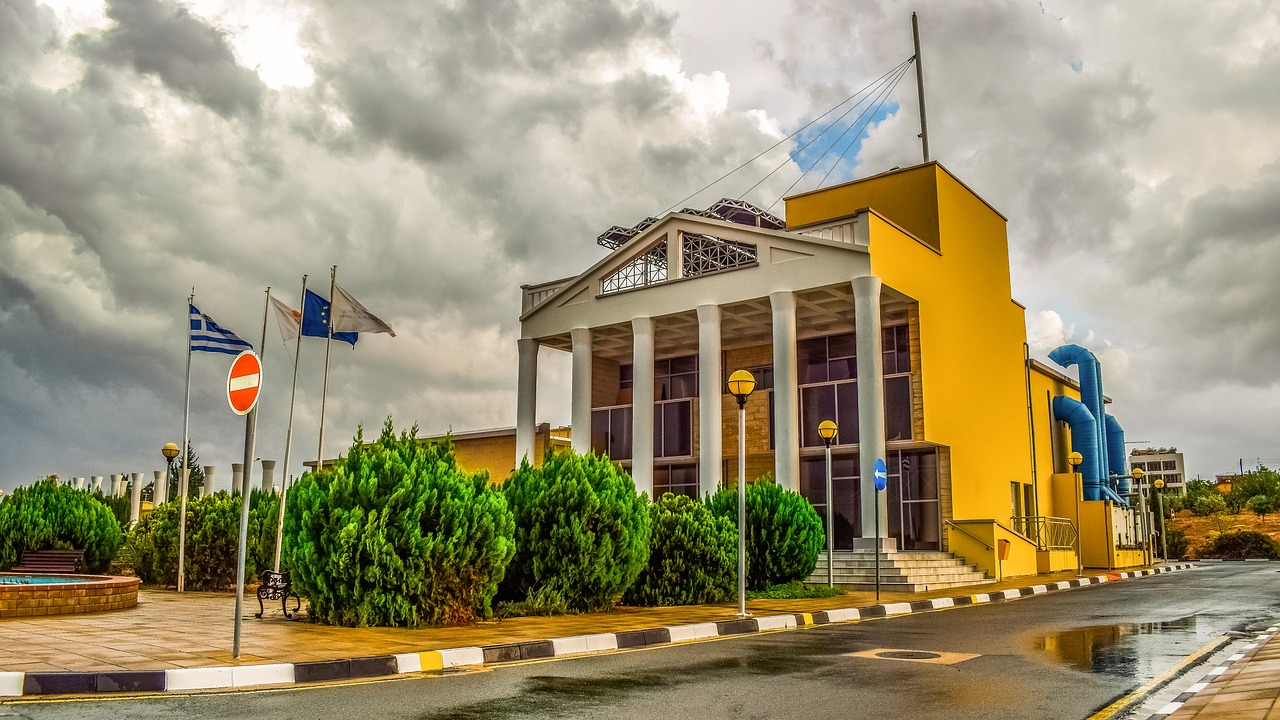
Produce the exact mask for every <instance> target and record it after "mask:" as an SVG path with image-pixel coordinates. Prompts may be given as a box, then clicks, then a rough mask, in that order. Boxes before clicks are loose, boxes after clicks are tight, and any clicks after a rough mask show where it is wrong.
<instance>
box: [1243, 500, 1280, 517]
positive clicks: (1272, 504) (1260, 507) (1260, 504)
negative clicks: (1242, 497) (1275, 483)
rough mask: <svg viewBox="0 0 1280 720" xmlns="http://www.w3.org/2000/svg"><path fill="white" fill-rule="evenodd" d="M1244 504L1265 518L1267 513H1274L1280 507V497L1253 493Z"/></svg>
mask: <svg viewBox="0 0 1280 720" xmlns="http://www.w3.org/2000/svg"><path fill="white" fill-rule="evenodd" d="M1246 505H1247V507H1248V508H1249V509H1250V510H1252V511H1253V512H1254V514H1255V515H1257V516H1258V517H1261V518H1266V517H1267V515H1269V514H1271V513H1274V512H1275V511H1276V510H1277V509H1280V497H1276V496H1274V495H1254V496H1253V497H1251V498H1249V502H1248V503H1246Z"/></svg>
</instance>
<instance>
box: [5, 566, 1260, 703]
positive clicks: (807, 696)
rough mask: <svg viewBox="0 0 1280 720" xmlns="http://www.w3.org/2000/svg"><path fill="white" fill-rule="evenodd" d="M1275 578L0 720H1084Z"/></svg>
mask: <svg viewBox="0 0 1280 720" xmlns="http://www.w3.org/2000/svg"><path fill="white" fill-rule="evenodd" d="M1278 567H1280V564H1276V563H1232V564H1221V565H1209V566H1206V567H1202V568H1198V569H1196V570H1193V571H1189V572H1184V573H1174V574H1170V575H1161V576H1156V577H1152V578H1144V579H1140V580H1132V581H1126V582H1121V583H1114V584H1106V585H1103V586H1100V587H1090V588H1082V589H1078V590H1071V591H1067V592H1059V593H1052V594H1048V595H1042V596H1036V597H1031V598H1024V599H1021V600H1016V601H1010V602H1004V603H996V604H992V605H981V606H975V607H966V608H960V609H953V610H944V611H939V612H932V613H925V614H921V615H912V616H905V617H898V618H889V619H881V620H873V621H865V622H861V623H855V624H849V625H833V626H822V627H817V628H812V629H806V630H800V631H795V632H782V633H772V634H767V635H754V636H746V637H738V638H727V639H721V640H718V641H713V642H704V643H695V644H690V645H681V646H674V647H672V646H664V647H662V648H659V649H652V650H641V651H633V652H621V653H614V654H608V655H599V656H593V657H587V658H579V659H574V660H559V661H543V662H535V663H530V664H525V665H516V666H507V667H500V668H497V669H493V670H488V671H480V672H474V673H467V674H461V675H447V676H442V677H434V678H431V677H428V678H412V679H404V680H395V681H387V682H375V683H366V684H359V685H348V686H342V687H323V688H310V689H302V690H298V689H289V690H274V691H266V692H255V693H239V694H222V695H198V696H177V697H174V696H168V697H155V698H144V699H133V700H117V701H109V702H104V701H97V700H95V701H89V702H77V703H35V704H31V703H22V704H4V705H0V718H4V717H7V716H17V717H30V718H40V719H43V718H68V717H77V718H120V717H129V718H133V717H138V718H174V717H190V718H230V717H250V716H253V717H270V718H347V717H378V718H414V719H417V720H435V719H437V718H439V719H443V718H463V719H465V720H507V719H514V718H539V717H545V718H570V717H572V718H579V717H581V718H653V717H698V718H791V717H851V718H935V717H936V718H943V717H945V718H948V719H950V718H1010V717H1019V718H1084V717H1087V716H1088V715H1090V714H1092V713H1093V712H1094V711H1096V710H1098V709H1099V708H1102V707H1104V706H1106V705H1107V704H1108V703H1110V702H1111V701H1112V700H1114V699H1115V698H1117V697H1120V696H1122V695H1124V694H1126V693H1128V692H1130V691H1132V690H1133V689H1135V688H1137V687H1139V686H1140V685H1142V684H1143V683H1145V682H1146V681H1147V680H1149V679H1151V678H1153V677H1155V676H1157V675H1159V674H1161V673H1163V672H1165V671H1166V670H1167V669H1169V668H1171V667H1172V666H1174V665H1176V664H1177V663H1178V662H1179V661H1181V660H1182V659H1183V658H1185V657H1186V656H1188V655H1191V654H1192V653H1194V652H1196V651H1197V650H1198V649H1200V648H1202V647H1204V646H1205V645H1206V644H1208V643H1210V642H1216V641H1218V640H1220V639H1221V638H1222V637H1223V636H1224V634H1228V633H1232V632H1240V633H1245V632H1248V631H1250V630H1257V629H1261V628H1265V627H1267V626H1268V625H1270V624H1273V622H1274V620H1275V619H1276V618H1277V617H1280V570H1278ZM1192 674H1194V672H1193V673H1192ZM1197 677H1198V675H1197Z"/></svg>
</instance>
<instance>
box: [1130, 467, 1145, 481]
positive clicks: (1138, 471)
mask: <svg viewBox="0 0 1280 720" xmlns="http://www.w3.org/2000/svg"><path fill="white" fill-rule="evenodd" d="M1129 474H1130V475H1132V476H1133V479H1134V480H1141V479H1142V476H1143V475H1146V473H1144V472H1142V468H1134V469H1133V472H1131V473H1129Z"/></svg>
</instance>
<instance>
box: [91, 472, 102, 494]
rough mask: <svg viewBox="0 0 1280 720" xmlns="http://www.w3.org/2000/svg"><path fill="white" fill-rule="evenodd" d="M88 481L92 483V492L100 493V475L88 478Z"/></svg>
mask: <svg viewBox="0 0 1280 720" xmlns="http://www.w3.org/2000/svg"><path fill="white" fill-rule="evenodd" d="M90 481H91V482H92V483H93V489H94V490H97V491H98V492H102V476H101V475H94V476H92V477H91V478H90Z"/></svg>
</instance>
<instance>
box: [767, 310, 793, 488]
mask: <svg viewBox="0 0 1280 720" xmlns="http://www.w3.org/2000/svg"><path fill="white" fill-rule="evenodd" d="M769 305H770V306H771V307H772V308H773V426H774V438H773V446H774V456H773V467H774V471H773V472H774V476H775V478H776V479H777V482H778V484H779V485H781V486H782V487H784V488H786V489H787V490H795V489H797V488H798V487H799V486H800V482H799V481H800V390H799V387H798V379H797V374H796V373H797V368H796V296H795V294H794V293H792V292H790V291H783V292H775V293H769Z"/></svg>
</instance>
